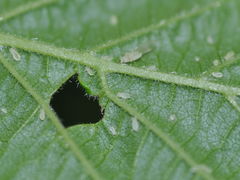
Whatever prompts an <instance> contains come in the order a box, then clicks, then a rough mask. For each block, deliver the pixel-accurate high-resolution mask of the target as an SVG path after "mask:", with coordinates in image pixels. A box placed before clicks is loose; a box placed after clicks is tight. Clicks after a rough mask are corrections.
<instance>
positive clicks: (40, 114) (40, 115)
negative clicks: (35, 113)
mask: <svg viewBox="0 0 240 180" xmlns="http://www.w3.org/2000/svg"><path fill="white" fill-rule="evenodd" d="M45 118H46V115H45V111H44V110H43V109H41V110H40V113H39V119H40V120H42V121H43V120H45Z"/></svg>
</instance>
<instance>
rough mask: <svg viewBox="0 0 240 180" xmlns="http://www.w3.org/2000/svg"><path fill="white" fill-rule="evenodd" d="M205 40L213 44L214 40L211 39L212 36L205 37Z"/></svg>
mask: <svg viewBox="0 0 240 180" xmlns="http://www.w3.org/2000/svg"><path fill="white" fill-rule="evenodd" d="M207 42H208V44H213V43H214V40H213V38H212V36H208V37H207Z"/></svg>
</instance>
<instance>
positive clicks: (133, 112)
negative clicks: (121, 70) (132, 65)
mask: <svg viewBox="0 0 240 180" xmlns="http://www.w3.org/2000/svg"><path fill="white" fill-rule="evenodd" d="M99 76H100V77H101V82H102V88H103V90H104V92H105V94H106V96H107V97H108V98H109V99H111V100H112V101H113V102H114V103H115V104H117V105H118V106H119V107H121V108H122V109H124V110H125V111H126V112H128V113H129V114H130V115H132V116H134V117H136V118H137V119H138V120H139V121H140V122H141V123H143V124H144V125H145V126H146V127H147V128H148V129H150V130H151V131H152V132H154V133H155V134H156V135H157V136H158V137H159V138H160V139H162V140H163V141H164V142H165V143H166V144H167V145H168V146H169V147H170V148H171V149H172V150H173V151H174V152H175V153H177V154H178V155H179V157H181V159H183V160H184V161H185V162H186V163H187V164H188V165H189V166H190V167H191V168H195V167H197V166H198V163H196V162H195V161H194V159H193V158H192V157H191V156H189V155H188V154H187V153H186V152H185V151H184V150H183V149H182V148H181V147H180V146H179V145H178V144H177V143H176V142H174V141H173V140H172V139H171V138H170V137H169V136H168V135H167V134H166V133H165V132H163V131H162V130H161V129H160V128H158V127H157V126H155V125H154V124H153V123H152V122H151V121H149V120H148V119H146V118H145V117H144V116H143V115H142V114H141V113H139V112H137V111H136V110H135V109H134V108H132V107H131V106H130V105H128V104H127V103H125V102H124V101H122V100H120V99H119V98H117V96H116V95H114V94H113V93H112V92H111V91H110V90H109V89H108V85H107V80H106V77H105V76H106V74H105V72H103V71H100V72H99ZM197 173H198V174H199V175H201V176H202V177H204V178H205V179H208V180H212V179H214V178H213V177H212V176H211V174H209V173H206V172H205V171H197Z"/></svg>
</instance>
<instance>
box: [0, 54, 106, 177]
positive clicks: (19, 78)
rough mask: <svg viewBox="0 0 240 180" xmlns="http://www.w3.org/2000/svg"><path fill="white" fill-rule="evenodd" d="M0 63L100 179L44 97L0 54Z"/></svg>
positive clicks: (83, 163)
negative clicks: (40, 107)
mask: <svg viewBox="0 0 240 180" xmlns="http://www.w3.org/2000/svg"><path fill="white" fill-rule="evenodd" d="M0 63H1V64H2V65H3V66H4V67H5V68H6V69H7V70H8V72H9V73H11V75H12V76H13V77H14V78H15V79H16V80H17V81H18V82H19V83H20V84H21V85H22V87H23V88H24V89H25V90H26V91H27V92H28V93H29V94H30V95H31V96H32V97H33V98H34V99H35V100H36V102H37V103H38V104H40V105H41V106H42V108H43V109H44V111H45V113H46V114H47V116H48V117H49V119H50V120H51V121H52V123H53V124H54V125H55V127H56V129H57V130H58V132H59V133H60V135H61V136H62V137H63V138H64V139H65V141H66V143H67V144H68V145H69V148H70V149H71V151H72V152H73V153H74V154H75V156H76V157H77V159H78V160H79V161H80V162H81V163H82V165H83V166H84V167H85V169H86V171H87V173H88V174H89V175H90V176H91V177H92V178H93V179H96V180H100V179H102V178H101V177H100V175H99V174H98V172H97V171H96V170H95V169H94V167H93V166H92V164H91V163H90V162H89V161H88V160H87V158H86V157H85V155H84V153H83V152H82V151H81V150H80V149H79V147H78V146H77V145H76V144H75V142H74V141H73V140H72V139H71V138H70V137H69V135H68V133H67V131H66V130H65V128H64V127H63V126H62V124H61V123H60V122H59V120H58V118H57V116H56V115H55V113H54V112H53V111H52V110H51V108H50V107H49V105H48V104H47V103H46V102H45V101H44V99H43V98H42V97H41V96H40V95H39V94H38V93H37V92H36V91H35V90H34V89H33V88H32V86H31V85H30V84H29V83H28V82H27V81H26V79H25V78H24V77H22V76H21V75H20V74H19V73H18V72H17V71H16V70H15V69H14V67H13V66H12V65H11V64H10V63H9V62H8V61H7V59H5V58H4V57H3V55H2V54H0Z"/></svg>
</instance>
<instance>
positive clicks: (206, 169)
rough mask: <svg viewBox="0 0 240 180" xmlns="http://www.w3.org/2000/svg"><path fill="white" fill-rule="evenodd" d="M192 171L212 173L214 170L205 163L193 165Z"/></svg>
mask: <svg viewBox="0 0 240 180" xmlns="http://www.w3.org/2000/svg"><path fill="white" fill-rule="evenodd" d="M191 171H192V172H193V173H195V172H205V173H208V174H211V173H212V170H211V169H210V168H209V167H207V166H206V165H204V164H199V165H196V166H195V167H193V168H192V169H191Z"/></svg>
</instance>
